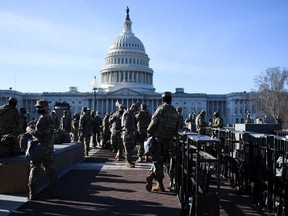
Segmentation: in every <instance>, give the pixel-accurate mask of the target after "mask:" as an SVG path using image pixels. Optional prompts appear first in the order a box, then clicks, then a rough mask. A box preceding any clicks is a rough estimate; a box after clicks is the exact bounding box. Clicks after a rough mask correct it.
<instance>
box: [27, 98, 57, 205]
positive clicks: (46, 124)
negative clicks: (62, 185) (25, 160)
mask: <svg viewBox="0 0 288 216" xmlns="http://www.w3.org/2000/svg"><path fill="white" fill-rule="evenodd" d="M35 106H36V107H37V109H42V108H43V107H48V102H47V101H45V100H38V101H37V103H36V105H35ZM28 132H29V133H30V134H31V135H32V136H33V140H37V141H39V142H40V143H41V144H42V146H43V148H44V156H43V158H42V159H41V160H40V161H30V174H29V179H28V186H29V199H34V198H35V190H36V184H37V181H38V177H39V174H40V170H41V168H42V167H43V169H44V172H45V174H46V176H47V178H48V180H49V186H50V188H51V193H52V195H53V196H58V180H57V174H56V172H55V170H54V168H53V162H54V160H53V149H54V137H53V132H54V119H53V117H52V116H51V115H50V114H49V113H48V111H47V110H46V112H45V113H42V114H41V115H40V117H39V119H38V121H37V122H36V125H35V128H32V127H30V128H29V129H28Z"/></svg>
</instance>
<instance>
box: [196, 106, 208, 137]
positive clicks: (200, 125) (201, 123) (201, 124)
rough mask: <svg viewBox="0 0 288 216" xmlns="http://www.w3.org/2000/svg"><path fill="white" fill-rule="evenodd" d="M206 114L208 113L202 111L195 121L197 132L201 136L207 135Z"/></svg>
mask: <svg viewBox="0 0 288 216" xmlns="http://www.w3.org/2000/svg"><path fill="white" fill-rule="evenodd" d="M205 114H206V112H205V111H204V110H202V111H201V112H200V113H199V114H198V116H197V117H196V120H195V124H196V131H197V132H198V133H199V134H201V135H204V134H205V127H206V122H205Z"/></svg>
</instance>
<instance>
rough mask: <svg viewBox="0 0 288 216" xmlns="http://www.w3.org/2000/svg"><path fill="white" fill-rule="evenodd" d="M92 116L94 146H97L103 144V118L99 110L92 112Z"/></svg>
mask: <svg viewBox="0 0 288 216" xmlns="http://www.w3.org/2000/svg"><path fill="white" fill-rule="evenodd" d="M91 116H92V143H93V147H94V148H96V147H97V145H99V146H101V131H102V118H101V117H100V113H99V112H98V111H97V112H96V113H95V115H94V112H92V113H91Z"/></svg>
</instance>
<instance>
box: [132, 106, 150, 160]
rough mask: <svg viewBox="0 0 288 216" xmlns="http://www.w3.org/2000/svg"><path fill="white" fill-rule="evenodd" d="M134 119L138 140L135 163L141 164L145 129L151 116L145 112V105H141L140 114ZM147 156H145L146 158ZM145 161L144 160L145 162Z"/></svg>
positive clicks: (145, 136)
mask: <svg viewBox="0 0 288 216" xmlns="http://www.w3.org/2000/svg"><path fill="white" fill-rule="evenodd" d="M135 117H136V124H137V132H138V139H137V141H136V144H137V145H138V154H137V155H138V159H137V160H136V163H141V162H142V156H143V154H144V141H145V139H146V138H147V128H148V125H149V123H150V121H151V115H150V113H149V111H148V110H147V105H146V104H141V106H140V112H139V113H137V114H136V115H135ZM146 157H147V156H145V158H146ZM146 160H147V159H145V161H146Z"/></svg>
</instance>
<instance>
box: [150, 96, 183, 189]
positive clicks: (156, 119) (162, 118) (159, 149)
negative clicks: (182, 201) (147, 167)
mask: <svg viewBox="0 0 288 216" xmlns="http://www.w3.org/2000/svg"><path fill="white" fill-rule="evenodd" d="M171 102H172V93H171V92H164V93H163V94H162V105H160V106H159V107H158V108H157V110H156V111H155V113H154V114H153V116H152V119H151V122H150V124H149V126H148V129H147V133H148V136H149V137H150V136H154V137H155V139H156V149H155V152H154V153H152V162H153V167H152V170H151V171H150V172H149V175H148V176H147V177H146V190H147V191H151V190H152V189H153V191H162V192H163V191H165V188H164V185H163V178H164V167H163V165H164V163H165V162H166V161H167V160H168V159H169V148H170V144H171V142H172V140H173V137H174V135H176V133H177V131H178V128H179V115H178V113H177V112H176V110H175V108H174V107H173V106H172V105H171ZM153 179H155V180H156V181H157V185H156V186H154V187H153V188H152V183H153Z"/></svg>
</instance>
